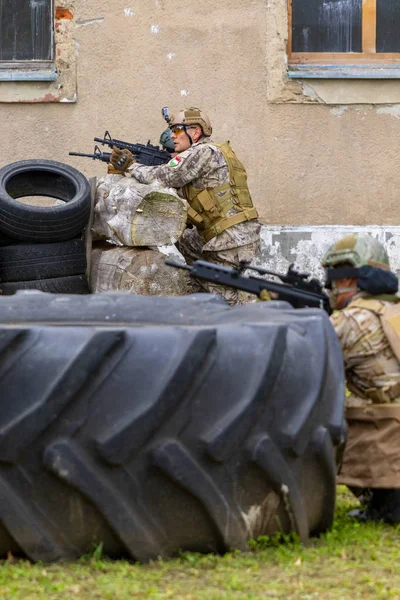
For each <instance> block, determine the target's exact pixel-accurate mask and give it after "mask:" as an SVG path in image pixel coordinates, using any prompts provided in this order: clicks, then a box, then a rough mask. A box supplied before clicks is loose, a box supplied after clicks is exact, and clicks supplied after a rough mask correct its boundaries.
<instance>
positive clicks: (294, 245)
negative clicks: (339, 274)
mask: <svg viewBox="0 0 400 600" xmlns="http://www.w3.org/2000/svg"><path fill="white" fill-rule="evenodd" d="M350 233H368V234H370V235H372V236H374V237H376V238H377V239H378V240H379V241H380V242H381V243H382V244H384V246H385V248H386V250H387V252H388V255H389V260H390V267H391V269H392V271H394V272H395V273H396V274H397V276H398V277H400V227H399V226H397V227H377V226H367V227H354V226H350V225H335V226H325V225H320V226H318V225H316V226H311V227H287V226H284V225H283V226H271V225H269V226H264V227H263V228H262V230H261V254H260V257H259V259H258V262H257V264H258V265H261V266H263V267H265V268H268V269H270V270H274V271H278V272H280V273H285V272H286V270H287V269H288V267H289V265H290V264H294V265H295V268H296V269H297V270H299V271H303V272H308V273H311V274H312V275H313V277H318V278H319V279H320V280H323V279H324V270H323V268H322V267H321V260H322V257H323V256H324V254H325V252H326V251H327V250H328V248H329V247H330V246H331V245H332V244H333V243H334V242H335V241H336V240H339V239H340V238H341V237H344V236H346V235H349V234H350Z"/></svg>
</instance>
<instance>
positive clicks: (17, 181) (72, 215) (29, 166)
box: [0, 160, 90, 242]
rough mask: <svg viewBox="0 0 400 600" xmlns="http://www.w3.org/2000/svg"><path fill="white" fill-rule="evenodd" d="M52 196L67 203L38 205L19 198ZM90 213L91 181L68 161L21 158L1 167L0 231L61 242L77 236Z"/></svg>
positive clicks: (19, 237)
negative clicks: (21, 200)
mask: <svg viewBox="0 0 400 600" xmlns="http://www.w3.org/2000/svg"><path fill="white" fill-rule="evenodd" d="M25 196H49V197H53V198H57V199H59V200H63V201H64V203H65V204H63V205H56V206H50V207H46V208H44V207H38V206H32V205H27V204H23V203H22V202H18V200H17V198H23V197H25ZM89 214H90V185H89V182H88V180H87V179H86V177H85V176H84V175H83V174H82V173H80V172H79V171H77V170H76V169H74V168H73V167H70V166H69V165H65V164H63V163H59V162H56V161H53V160H22V161H19V162H15V163H11V164H9V165H6V166H5V167H3V168H2V169H0V231H2V232H3V233H4V234H6V235H7V236H9V237H11V238H13V239H16V240H22V241H27V242H61V241H65V240H69V239H72V238H74V237H77V236H78V235H79V234H80V233H81V232H82V231H83V229H84V228H85V227H86V225H87V223H88V220H89Z"/></svg>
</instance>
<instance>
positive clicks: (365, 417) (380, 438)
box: [338, 404, 400, 488]
mask: <svg viewBox="0 0 400 600" xmlns="http://www.w3.org/2000/svg"><path fill="white" fill-rule="evenodd" d="M345 417H346V420H347V424H348V437H347V442H346V447H345V450H344V455H343V462H342V467H341V470H340V473H339V476H338V483H340V484H344V485H348V486H355V487H359V488H369V487H373V488H400V404H373V405H366V406H357V407H355V406H354V407H348V408H346V412H345Z"/></svg>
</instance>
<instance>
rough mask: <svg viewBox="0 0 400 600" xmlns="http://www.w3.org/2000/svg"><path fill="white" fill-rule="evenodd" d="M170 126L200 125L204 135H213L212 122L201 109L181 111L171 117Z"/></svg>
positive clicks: (193, 108) (192, 108)
mask: <svg viewBox="0 0 400 600" xmlns="http://www.w3.org/2000/svg"><path fill="white" fill-rule="evenodd" d="M169 124H170V125H200V127H201V128H202V130H203V133H204V135H206V136H207V137H208V136H210V135H211V134H212V127H211V122H210V119H209V118H208V116H207V115H206V113H205V112H203V111H202V110H200V108H195V107H190V108H184V109H183V110H180V111H179V112H178V113H176V115H172V116H171V121H170V123H169Z"/></svg>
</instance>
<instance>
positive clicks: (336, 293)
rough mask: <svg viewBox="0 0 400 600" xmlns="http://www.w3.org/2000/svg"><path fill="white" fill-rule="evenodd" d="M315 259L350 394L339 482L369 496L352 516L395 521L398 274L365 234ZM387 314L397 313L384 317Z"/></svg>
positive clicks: (399, 413)
mask: <svg viewBox="0 0 400 600" xmlns="http://www.w3.org/2000/svg"><path fill="white" fill-rule="evenodd" d="M322 264H323V266H324V267H325V269H326V274H327V287H328V288H330V290H331V303H332V308H334V309H337V310H336V311H335V312H334V313H333V314H332V316H331V322H332V324H333V326H334V328H335V331H336V333H337V335H338V338H339V341H340V344H341V347H342V351H343V357H344V366H345V371H346V380H347V386H348V389H349V391H350V392H351V395H350V396H349V397H348V398H346V413H345V416H346V420H347V423H348V439H347V443H346V447H345V450H344V455H343V463H342V467H341V470H340V473H339V477H338V482H339V483H341V484H345V485H347V486H348V487H349V488H350V489H351V490H352V491H354V493H355V494H356V495H357V496H359V495H364V497H368V498H369V501H368V504H367V505H366V508H365V510H364V511H355V512H356V513H357V512H358V514H355V515H354V516H358V517H360V518H361V519H362V520H374V521H378V520H384V521H386V522H389V523H398V522H400V489H399V488H400V364H399V361H398V358H397V356H398V355H399V350H400V347H399V346H400V337H399V335H400V327H399V322H400V306H399V305H397V303H398V302H399V300H400V299H399V297H398V296H397V295H396V292H397V289H398V280H397V277H396V276H395V275H394V273H392V272H390V270H389V259H388V255H387V252H386V250H385V248H384V247H383V246H382V244H381V243H380V242H378V240H376V239H375V238H373V237H372V236H370V235H367V234H358V235H348V236H346V237H345V238H343V239H341V240H339V241H338V242H336V243H335V244H333V246H332V247H331V248H330V249H329V250H328V252H327V253H326V254H325V256H324V259H323V263H322ZM396 305H397V306H396ZM393 311H394V312H393ZM393 315H394V316H395V317H396V315H397V318H395V319H394V320H393V319H389V316H391V317H393ZM387 319H389V320H387ZM390 320H391V322H390ZM388 324H389V326H390V328H391V329H390V331H389V330H388V329H387V327H386V326H387V325H388ZM396 326H397V329H398V333H396ZM385 332H387V333H385ZM389 340H390V341H389ZM366 492H367V493H366Z"/></svg>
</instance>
